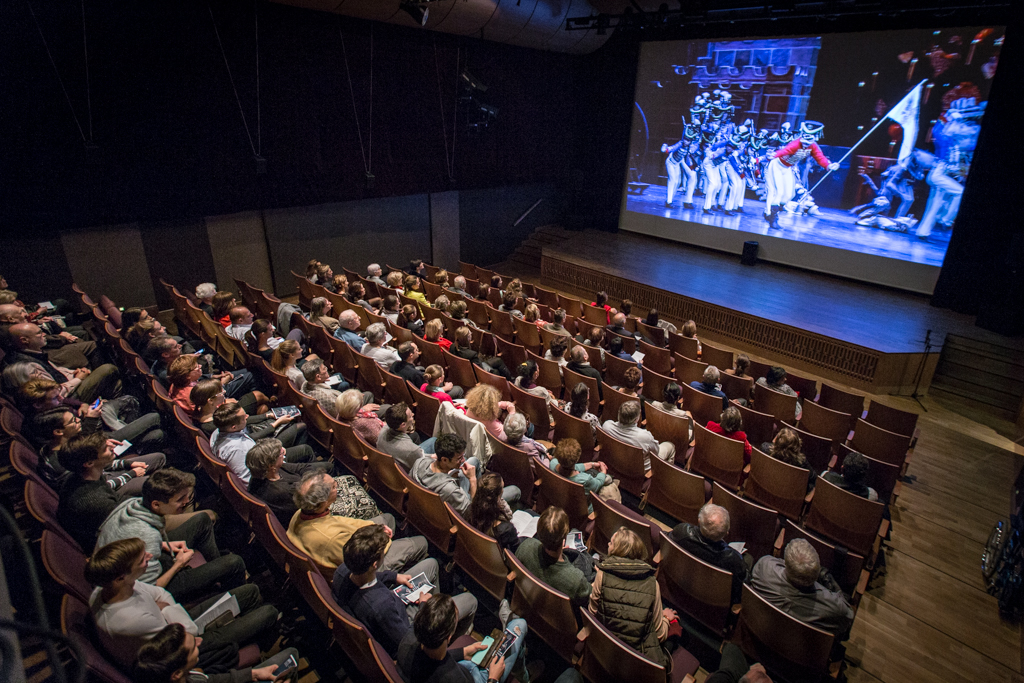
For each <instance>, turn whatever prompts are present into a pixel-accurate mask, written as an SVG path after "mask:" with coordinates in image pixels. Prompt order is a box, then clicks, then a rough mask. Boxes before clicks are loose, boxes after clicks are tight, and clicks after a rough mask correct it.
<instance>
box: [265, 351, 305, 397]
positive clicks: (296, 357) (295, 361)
mask: <svg viewBox="0 0 1024 683" xmlns="http://www.w3.org/2000/svg"><path fill="white" fill-rule="evenodd" d="M301 359H302V346H301V345H300V344H299V342H297V341H295V340H294V339H285V340H284V341H283V342H281V343H280V344H278V346H277V348H276V349H274V354H273V355H272V356H271V357H270V367H272V368H273V369H274V370H276V371H277V372H280V373H283V374H285V375H287V377H288V379H289V380H291V383H292V384H293V385H295V386H296V387H301V386H302V383H303V382H305V381H306V378H305V377H303V376H302V370H300V369H299V368H300V367H301V365H302V363H300V362H299V361H300V360H301Z"/></svg>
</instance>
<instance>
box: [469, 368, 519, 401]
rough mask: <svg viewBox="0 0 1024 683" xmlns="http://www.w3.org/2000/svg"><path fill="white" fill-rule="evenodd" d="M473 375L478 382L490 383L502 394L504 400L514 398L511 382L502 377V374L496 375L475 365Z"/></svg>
mask: <svg viewBox="0 0 1024 683" xmlns="http://www.w3.org/2000/svg"><path fill="white" fill-rule="evenodd" d="M473 376H474V377H475V378H476V383H477V384H489V385H491V386H492V387H494V388H495V389H497V390H498V392H499V393H500V394H501V400H502V401H511V400H512V390H511V389H510V388H509V387H510V384H511V382H509V381H508V380H507V379H505V378H504V377H502V376H501V375H495V374H493V373H490V372H487V371H486V370H484V369H483V368H482V367H480V366H479V365H474V366H473Z"/></svg>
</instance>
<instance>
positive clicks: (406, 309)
mask: <svg viewBox="0 0 1024 683" xmlns="http://www.w3.org/2000/svg"><path fill="white" fill-rule="evenodd" d="M396 322H397V324H398V326H399V327H404V328H405V329H407V330H409V331H410V332H412V333H413V334H415V335H416V336H417V337H422V336H423V327H424V325H423V320H421V319H420V311H419V309H418V308H416V306H414V305H413V304H406V305H404V306H402V310H401V311H399V313H398V320H397V321H396Z"/></svg>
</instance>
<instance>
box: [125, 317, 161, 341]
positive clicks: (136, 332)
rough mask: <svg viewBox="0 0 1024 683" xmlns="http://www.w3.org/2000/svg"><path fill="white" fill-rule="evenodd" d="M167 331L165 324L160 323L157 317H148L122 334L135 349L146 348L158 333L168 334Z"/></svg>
mask: <svg viewBox="0 0 1024 683" xmlns="http://www.w3.org/2000/svg"><path fill="white" fill-rule="evenodd" d="M158 326H159V327H158ZM166 332H167V330H166V329H165V328H164V326H163V325H160V323H159V321H157V320H156V319H155V318H146V319H145V320H140V321H139V322H137V323H135V324H134V325H132V326H131V327H130V328H129V329H128V331H127V332H125V333H124V335H122V336H123V337H124V340H125V341H126V342H128V344H129V345H130V346H131V347H132V348H133V349H141V348H145V346H146V344H148V343H149V340H150V339H152V338H153V337H155V336H156V335H157V334H166Z"/></svg>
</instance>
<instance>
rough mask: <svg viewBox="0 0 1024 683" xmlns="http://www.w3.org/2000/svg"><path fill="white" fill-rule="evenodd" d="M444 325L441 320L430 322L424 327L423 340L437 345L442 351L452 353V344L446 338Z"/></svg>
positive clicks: (435, 319) (436, 319)
mask: <svg viewBox="0 0 1024 683" xmlns="http://www.w3.org/2000/svg"><path fill="white" fill-rule="evenodd" d="M443 335H444V323H443V322H441V320H440V319H439V318H434V319H433V320H428V321H427V324H426V325H424V326H423V339H424V340H426V341H428V342H433V343H434V344H437V345H438V346H440V347H441V348H442V349H445V350H446V351H450V350H451V348H452V343H451V342H450V341H448V340H447V339H445V338H444V336H443Z"/></svg>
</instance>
